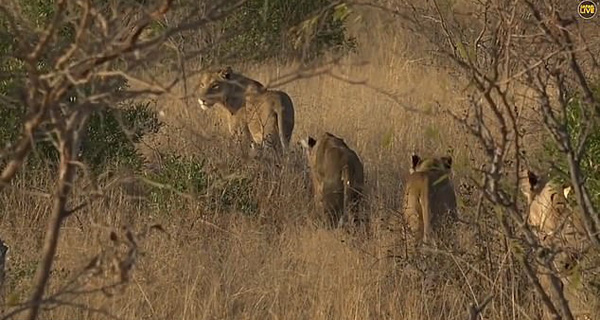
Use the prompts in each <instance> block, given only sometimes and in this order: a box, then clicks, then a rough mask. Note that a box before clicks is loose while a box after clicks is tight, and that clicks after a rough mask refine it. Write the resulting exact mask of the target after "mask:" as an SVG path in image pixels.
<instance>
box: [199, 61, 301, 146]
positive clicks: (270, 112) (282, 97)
mask: <svg viewBox="0 0 600 320" xmlns="http://www.w3.org/2000/svg"><path fill="white" fill-rule="evenodd" d="M199 91H200V93H199V97H198V103H199V104H200V107H201V108H202V110H208V109H210V108H212V107H213V106H214V105H216V104H219V105H221V106H223V107H224V108H225V109H226V110H227V111H229V112H228V114H229V117H228V118H229V132H230V133H231V135H232V136H234V139H235V140H238V141H240V140H245V141H243V142H244V143H245V142H250V145H251V146H252V147H255V146H269V147H273V148H275V149H277V150H280V151H282V152H284V153H285V152H287V150H288V149H289V144H290V140H291V138H292V131H293V130H294V105H293V102H292V99H291V98H290V96H289V95H288V94H287V93H285V92H283V91H279V90H270V89H267V88H266V87H265V86H263V85H262V84H261V83H260V82H258V81H256V80H254V79H251V78H248V77H246V76H244V75H242V74H239V73H235V72H233V70H232V68H231V67H226V68H224V69H220V70H217V71H214V70H213V71H207V72H204V73H202V74H201V75H200V83H199Z"/></svg>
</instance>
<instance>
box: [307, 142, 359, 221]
mask: <svg viewBox="0 0 600 320" xmlns="http://www.w3.org/2000/svg"><path fill="white" fill-rule="evenodd" d="M301 144H302V147H303V148H304V150H305V152H306V156H307V158H308V166H309V170H310V174H311V177H312V185H313V191H314V194H313V196H314V200H315V203H316V204H317V207H318V208H319V209H320V210H322V211H323V212H324V213H325V214H326V215H327V217H328V218H329V221H328V222H329V223H330V226H335V225H336V224H337V226H338V227H341V226H342V225H344V223H345V221H344V220H345V219H347V220H350V212H351V211H355V210H356V209H357V206H358V205H359V203H360V201H361V198H362V192H363V184H364V176H363V164H362V162H361V161H360V158H359V157H358V155H357V154H356V152H354V151H353V150H352V149H350V148H349V147H348V145H346V143H345V142H344V140H342V139H340V138H338V137H336V136H334V135H333V134H331V133H329V132H325V133H324V134H323V135H322V136H321V137H320V138H319V139H318V140H316V139H314V138H313V137H310V136H309V137H308V138H307V139H304V140H302V141H301Z"/></svg>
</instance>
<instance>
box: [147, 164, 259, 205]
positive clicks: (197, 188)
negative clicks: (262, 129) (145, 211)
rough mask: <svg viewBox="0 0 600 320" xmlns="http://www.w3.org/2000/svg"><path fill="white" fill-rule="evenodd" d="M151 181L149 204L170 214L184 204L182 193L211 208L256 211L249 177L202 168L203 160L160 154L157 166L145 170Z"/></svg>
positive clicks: (203, 166)
mask: <svg viewBox="0 0 600 320" xmlns="http://www.w3.org/2000/svg"><path fill="white" fill-rule="evenodd" d="M147 178H148V179H149V180H151V181H152V182H153V183H151V189H150V192H149V196H148V199H149V202H150V206H151V207H152V209H153V210H154V211H157V212H167V213H170V212H172V211H173V210H178V209H182V208H184V207H185V205H186V204H185V198H184V197H182V194H186V195H191V196H192V197H194V198H195V199H196V200H200V202H201V203H202V204H203V205H204V206H205V207H206V209H207V210H211V211H239V212H241V213H243V214H246V215H253V214H255V213H256V212H257V210H258V204H257V201H256V199H255V197H254V193H253V188H252V180H251V179H250V178H249V177H247V176H244V175H236V174H233V175H231V176H228V177H221V176H218V175H217V174H215V173H209V172H207V171H206V170H205V161H204V160H202V159H198V158H196V157H182V156H178V155H174V154H162V155H161V168H160V170H158V171H157V172H152V173H147Z"/></svg>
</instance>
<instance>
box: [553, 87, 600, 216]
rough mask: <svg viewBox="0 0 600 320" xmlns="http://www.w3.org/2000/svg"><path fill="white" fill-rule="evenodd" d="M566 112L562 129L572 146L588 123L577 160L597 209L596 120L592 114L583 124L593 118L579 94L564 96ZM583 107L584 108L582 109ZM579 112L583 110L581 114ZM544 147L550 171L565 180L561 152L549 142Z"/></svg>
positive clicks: (599, 143)
mask: <svg viewBox="0 0 600 320" xmlns="http://www.w3.org/2000/svg"><path fill="white" fill-rule="evenodd" d="M593 91H594V95H595V97H596V101H598V100H600V84H599V85H597V86H595V87H594V88H593ZM568 101H569V104H568V107H567V112H566V121H565V122H566V128H567V132H568V133H569V137H570V138H571V144H572V145H573V146H574V147H576V146H577V145H579V142H580V141H581V139H582V136H581V135H582V132H583V130H582V128H583V126H591V128H592V130H591V132H590V135H589V136H588V137H587V143H586V145H585V148H584V152H583V154H582V157H581V159H580V165H581V171H582V173H583V176H584V178H585V181H584V183H585V185H586V187H587V189H588V191H589V193H590V198H591V200H592V203H593V204H594V206H595V208H596V209H600V123H599V119H597V117H596V121H595V122H590V123H589V124H586V121H587V120H588V119H594V116H593V115H592V113H593V112H594V111H593V110H592V109H591V106H586V104H585V102H583V98H582V97H581V94H579V93H575V94H573V95H572V96H571V97H569V99H568ZM586 108H587V109H586ZM582 111H583V113H582ZM546 150H547V151H548V154H549V156H550V158H551V159H553V161H554V162H555V163H556V168H555V170H554V172H553V173H554V174H555V175H557V176H559V177H560V178H561V179H562V180H563V181H564V180H567V179H569V177H565V176H564V175H562V176H561V175H560V174H559V173H560V172H561V171H562V172H567V173H568V172H569V167H568V164H567V161H566V158H565V157H564V155H563V154H562V153H561V152H560V150H558V148H557V146H556V144H555V143H554V142H553V141H551V142H548V143H546Z"/></svg>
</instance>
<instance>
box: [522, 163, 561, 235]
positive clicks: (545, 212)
mask: <svg viewBox="0 0 600 320" xmlns="http://www.w3.org/2000/svg"><path fill="white" fill-rule="evenodd" d="M519 178H520V183H519V184H520V187H521V192H522V193H523V194H524V195H525V197H526V198H527V204H528V205H529V218H528V221H529V223H530V224H531V225H534V226H536V227H538V228H540V229H541V230H542V231H543V232H545V233H552V232H554V231H555V230H554V229H555V228H556V227H557V226H558V222H559V220H560V219H561V218H562V217H563V216H564V214H565V210H567V209H568V203H567V196H568V194H569V191H570V190H571V188H570V187H564V186H561V185H559V184H557V183H555V182H553V181H546V180H544V179H541V178H540V177H538V176H537V175H536V174H535V173H533V172H531V171H529V170H523V171H521V173H520V174H519Z"/></svg>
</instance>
